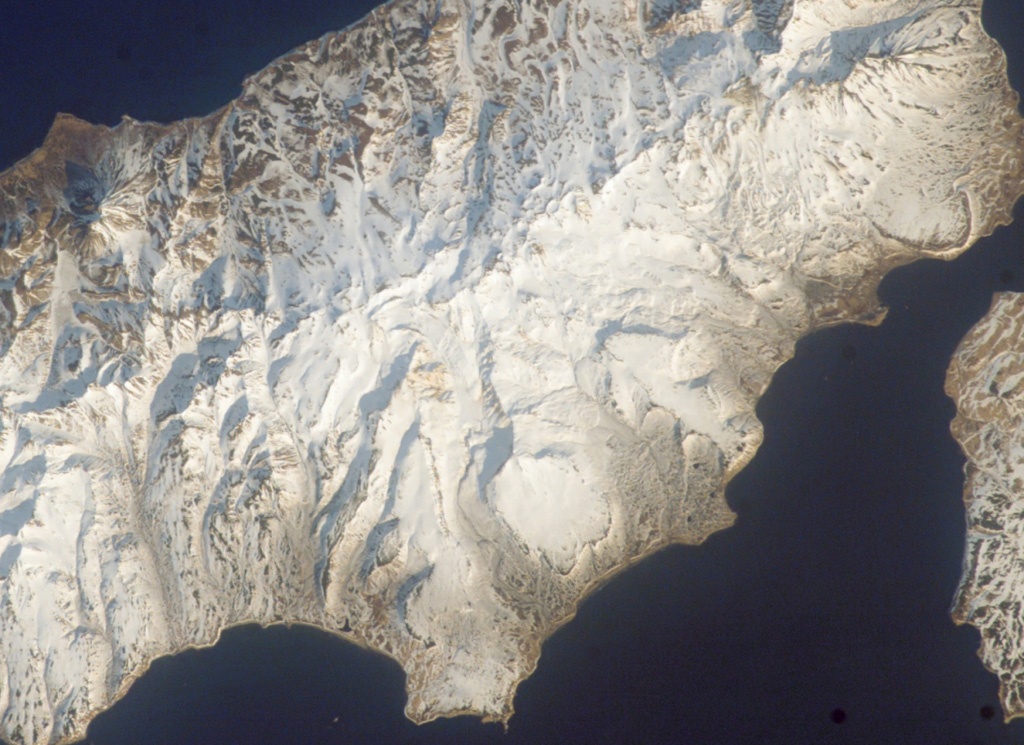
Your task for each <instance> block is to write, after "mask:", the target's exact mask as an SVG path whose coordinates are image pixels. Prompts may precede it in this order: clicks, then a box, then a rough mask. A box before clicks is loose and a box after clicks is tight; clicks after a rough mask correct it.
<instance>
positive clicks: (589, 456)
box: [0, 0, 1024, 745]
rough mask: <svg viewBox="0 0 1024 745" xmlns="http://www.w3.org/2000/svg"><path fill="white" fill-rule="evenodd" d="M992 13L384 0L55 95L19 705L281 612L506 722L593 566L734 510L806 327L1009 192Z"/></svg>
mask: <svg viewBox="0 0 1024 745" xmlns="http://www.w3.org/2000/svg"><path fill="white" fill-rule="evenodd" d="M979 14H980V0H975V1H973V2H972V1H971V0H967V1H963V0H958V2H955V3H954V2H952V1H951V0H863V1H860V2H847V1H846V0H795V1H793V0H728V1H726V0H560V1H559V0H539V1H538V2H536V3H524V2H519V1H517V0H509V2H498V1H495V0H460V1H458V2H456V1H455V0H437V1H435V0H431V2H427V1H426V0H422V1H421V0H394V1H393V2H391V3H389V4H388V5H386V6H383V7H381V8H380V9H378V10H377V11H375V12H374V13H372V14H371V15H370V16H368V17H367V18H365V19H364V20H362V21H360V22H359V23H357V24H355V25H354V26H352V27H350V28H348V29H346V30H344V31H342V32H339V33H335V34H329V35H327V36H324V37H323V38H321V39H317V40H316V41H313V42H310V43H309V44H307V45H305V46H303V47H301V48H299V49H297V50H296V51H295V52H293V53H291V54H289V55H287V56H285V57H282V58H280V59H278V60H276V61H274V62H273V63H272V64H271V65H270V66H269V67H267V68H266V69H265V70H263V71H262V72H259V73H257V74H255V75H253V76H252V77H251V78H249V79H248V80H247V81H246V83H245V85H244V92H243V95H242V96H241V97H240V98H239V99H238V100H236V101H234V102H232V103H230V104H229V105H227V106H226V107H224V108H223V109H221V110H219V111H217V112H215V113H214V114H212V115H210V116H208V117H206V118H203V119H190V120H186V121H183V122H180V123H177V124H171V125H160V124H152V123H140V122H136V121H133V120H129V119H126V120H125V121H124V122H123V123H122V124H121V125H119V126H118V127H116V128H114V129H107V128H104V127H97V126H92V125H89V124H86V123H84V122H81V121H78V120H76V119H73V118H71V117H67V116H60V117H58V118H57V120H56V122H55V124H54V126H53V129H52V130H51V132H50V134H49V136H48V138H47V140H46V142H45V144H44V145H43V146H42V147H41V148H40V149H39V150H37V151H36V152H34V153H32V154H31V155H30V156H28V157H27V158H25V159H24V160H22V161H21V162H19V163H18V164H16V165H15V166H14V167H13V168H11V169H9V170H7V171H6V172H4V173H2V174H0V714H2V717H0V736H2V737H4V738H7V739H9V740H11V741H12V742H14V743H17V745H38V744H40V743H57V742H61V741H66V740H70V739H73V738H76V737H79V736H81V735H82V734H83V733H84V731H85V726H86V724H87V723H88V721H89V719H90V718H91V717H92V716H93V715H94V714H96V713H97V712H99V711H100V710H102V709H104V708H106V707H108V706H109V705H110V704H111V703H112V702H113V701H114V700H116V699H117V698H118V697H119V696H121V695H122V694H123V693H124V691H125V690H126V689H127V687H128V686H129V685H130V684H131V683H132V681H133V680H134V679H136V678H137V677H138V676H139V675H141V674H142V673H143V672H144V671H145V670H146V668H147V667H148V665H149V664H150V662H152V660H153V659H154V658H156V657H158V656H161V655H166V654H171V653H174V652H176V651H178V650H181V649H184V648H186V647H189V646H196V645H208V644H212V643H214V642H215V641H216V639H217V637H218V635H219V633H220V631H221V630H222V629H224V628H225V627H227V626H230V625H233V624H240V623H245V622H253V621H255V622H259V623H265V624H267V623H277V622H284V623H290V622H302V623H309V624H315V625H317V626H321V627H324V628H326V629H330V630H333V631H337V632H339V633H342V634H344V635H345V636H346V638H349V639H351V640H353V641H355V642H358V643H361V644H364V645H367V646H369V647H371V648H373V649H376V650H379V651H381V652H383V653H386V654H388V655H391V656H392V657H394V658H395V659H397V660H398V661H399V662H400V663H401V664H402V665H403V666H404V668H405V670H406V673H407V676H408V678H407V685H408V704H407V713H408V715H409V716H410V717H411V718H412V719H414V720H416V721H426V720H429V719H431V718H434V717H438V716H445V715H450V714H455V713H463V712H471V713H474V714H477V715H479V716H482V717H484V718H488V719H497V720H504V719H507V718H508V717H509V716H511V714H512V707H511V702H512V696H513V693H514V690H515V687H516V685H517V684H518V682H519V681H521V680H522V679H523V678H524V677H526V676H527V675H529V674H530V672H531V671H532V670H533V669H534V667H535V665H536V662H537V659H538V655H539V653H540V645H541V642H542V641H543V640H544V639H545V638H546V637H547V636H549V635H550V634H551V633H552V632H553V631H554V630H555V629H556V628H557V627H559V626H560V625H562V624H564V623H566V622H567V621H568V620H569V619H570V618H571V617H572V615H573V613H574V611H575V608H576V606H577V604H578V602H579V601H580V599H581V598H582V597H583V596H584V595H585V594H587V593H588V592H590V591H592V590H593V589H594V588H595V587H597V586H598V585H599V584H600V583H602V582H603V581H605V580H606V579H607V578H608V577H609V576H611V575H612V574H613V573H615V572H616V571H618V570H620V569H622V568H623V567H625V566H627V565H629V564H630V563H632V562H635V561H636V560H638V559H640V558H641V557H643V556H645V555H647V554H649V553H650V552H652V551H654V550H656V549H658V548H659V547H661V546H664V545H666V544H669V543H673V542H688V543H697V542H700V541H701V540H703V539H704V538H705V537H706V536H707V535H709V534H710V533H711V532H713V531H716V530H720V529H722V528H725V527H727V526H728V525H729V524H730V523H731V520H732V515H731V513H730V511H729V509H728V508H727V506H726V504H725V502H724V499H723V489H724V485H725V483H726V482H727V480H728V479H729V478H730V477H731V476H732V475H733V474H735V473H736V472H737V471H738V470H739V469H740V468H742V467H743V465H744V464H745V463H746V462H748V461H749V459H750V458H751V457H752V455H753V453H754V452H755V450H756V448H757V446H758V444H759V442H760V439H761V428H760V425H759V423H758V421H757V419H756V418H755V416H754V406H755V404H756V402H757V400H758V397H759V396H760V395H761V393H762V392H763V391H764V389H765V387H766V386H767V384H768V382H769V380H770V378H771V376H772V374H773V372H774V371H775V370H776V369H777V368H778V367H779V365H781V364H782V363H783V362H784V361H785V360H787V359H788V358H789V357H790V356H791V355H792V353H793V348H794V343H795V341H796V340H797V339H798V338H800V337H801V336H803V335H805V334H807V333H810V332H811V331H813V330H815V329H818V328H821V327H823V326H826V325H830V324H835V323H840V322H844V321H860V322H869V323H870V322H876V321H878V320H879V319H880V317H881V312H882V311H881V309H880V307H879V305H878V302H877V300H876V298H875V294H874V291H875V287H876V286H877V284H878V281H879V280H880V278H881V277H882V275H883V274H884V273H885V272H886V271H888V270H889V269H891V268H892V267H894V266H897V265H900V264H904V263H906V262H909V261H913V260H914V259H916V258H919V257H923V256H929V257H943V258H949V257H953V256H955V255H957V254H958V253H960V252H961V251H963V250H965V249H966V248H967V247H969V246H970V245H971V244H972V243H973V242H974V241H975V240H976V239H977V238H978V237H980V236H982V235H985V234H987V233H989V232H991V230H993V228H994V227H995V226H996V225H998V224H1001V223H1005V222H1007V221H1008V220H1009V219H1010V209H1011V207H1012V205H1013V204H1014V202H1015V201H1016V199H1017V197H1018V196H1019V195H1020V194H1021V193H1022V192H1024V177H1022V175H1024V122H1022V120H1021V119H1020V117H1019V115H1018V113H1017V97H1016V94H1014V93H1013V92H1012V91H1011V90H1010V88H1009V86H1008V83H1007V80H1006V73H1005V61H1004V57H1003V55H1002V52H1001V50H1000V49H999V47H998V46H997V45H996V44H995V42H993V41H992V40H991V39H990V38H989V37H988V36H987V35H986V34H985V33H984V31H983V30H982V28H981V23H980V20H979ZM1018 589H1019V588H1018ZM1018 659H1019V658H1018Z"/></svg>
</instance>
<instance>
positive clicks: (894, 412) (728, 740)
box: [0, 0, 1024, 745]
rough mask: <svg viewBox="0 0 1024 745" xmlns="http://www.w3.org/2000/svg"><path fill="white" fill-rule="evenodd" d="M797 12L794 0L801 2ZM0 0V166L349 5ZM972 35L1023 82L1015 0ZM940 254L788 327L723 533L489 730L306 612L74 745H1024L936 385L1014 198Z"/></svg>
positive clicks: (247, 66)
mask: <svg viewBox="0 0 1024 745" xmlns="http://www.w3.org/2000/svg"><path fill="white" fill-rule="evenodd" d="M797 2H800V0H797ZM29 5H30V4H29V3H28V2H27V0H26V1H25V2H19V1H17V0H0V168H4V167H6V166H7V165H10V164H11V163H12V162H13V161H14V160H15V159H16V158H18V157H21V156H23V155H25V154H27V153H28V152H29V151H31V150H32V149H33V148H34V147H37V146H38V145H39V144H40V143H41V141H42V137H43V135H44V134H45V132H46V130H47V129H48V127H49V124H50V122H51V121H52V119H53V115H54V114H55V113H56V112H57V111H69V112H72V113H75V114H77V115H79V116H81V117H83V118H86V119H89V120H91V121H94V122H103V123H107V124H115V123H116V122H117V120H118V119H119V117H120V115H121V114H122V113H125V112H127V113H130V114H132V115H133V116H135V117H136V118H139V119H156V120H164V121H169V120H174V119H178V118H181V117H182V116H191V115H202V114H205V113H207V112H208V111H211V110H213V109H215V108H217V107H219V106H220V105H222V104H223V103H226V102H227V101H228V100H230V99H231V98H233V97H234V96H235V95H236V94H237V92H238V83H239V82H240V81H241V79H242V78H243V77H244V76H245V75H246V74H249V73H251V72H254V71H256V70H258V69H260V68H261V67H263V66H264V65H265V64H266V63H267V62H268V61H269V60H270V59H272V58H273V57H275V56H277V55H280V54H282V53H284V52H286V51H288V50H289V49H290V48H292V47H293V46H295V45H297V44H299V43H301V42H303V41H305V40H307V39H310V38H315V37H316V36H319V35H320V34H322V33H323V32H325V31H328V30H330V29H333V28H340V27H343V26H345V25H346V24H347V23H350V22H351V21H353V20H355V19H356V18H358V17H359V16H361V15H362V14H363V13H364V12H365V11H366V10H368V7H369V6H367V5H363V6H357V5H353V4H345V3H340V2H320V1H319V0H317V2H301V3H299V4H297V5H296V6H293V5H290V4H286V3H271V2H268V1H267V0H255V1H254V2H248V3H245V4H242V3H229V2H227V0H210V1H209V2H204V3H203V4H201V6H199V7H198V8H197V9H193V8H192V7H191V6H190V5H186V4H182V3H178V4H175V3H167V4H164V5H145V6H131V5H128V4H125V5H116V4H113V3H87V2H77V3H57V2H46V3H36V4H32V5H31V7H29ZM985 22H986V27H987V28H988V29H989V30H990V32H992V33H993V34H994V35H995V36H996V37H997V38H999V40H1000V41H1001V43H1002V44H1003V46H1004V48H1006V49H1007V52H1008V56H1009V58H1010V63H1011V68H1012V69H1011V79H1012V82H1013V84H1014V86H1015V87H1016V88H1017V89H1018V90H1020V89H1021V88H1022V86H1024V47H1022V46H1021V44H1022V41H1024V35H1022V34H1024V7H1021V6H1020V5H1018V4H1016V3H1015V2H1014V0H987V1H986V11H985ZM1016 215H1017V220H1018V222H1017V223H1015V227H1014V228H1011V229H1005V228H1004V229H1001V230H1000V231H998V232H997V233H996V235H994V236H993V237H991V238H989V239H986V240H984V241H982V242H980V243H979V244H978V245H977V246H975V247H974V248H973V249H972V250H971V251H969V252H967V254H965V255H964V256H963V257H961V258H960V259H958V260H957V261H955V262H951V263H941V262H934V261H927V262H919V263H917V264H915V265H913V266H910V267H905V268H903V269H900V270H897V271H895V272H893V273H892V274H891V275H890V276H889V277H888V278H887V279H886V280H885V282H884V283H883V285H882V288H881V291H880V294H881V296H882V298H883V300H884V301H885V302H886V303H888V304H889V306H890V308H891V310H890V313H889V316H888V318H887V319H886V321H885V322H884V323H883V324H882V325H881V326H879V327H877V328H867V327H853V326H850V327H842V328H836V329H831V330H828V331H825V332H822V333H819V334H816V335H814V336H812V337H809V338H807V339H805V340H803V341H802V342H801V343H800V344H799V345H798V348H797V354H796V357H795V358H794V359H793V360H792V361H791V362H789V363H787V364H786V365H785V366H784V367H783V368H782V369H780V370H779V372H778V374H777V375H776V377H775V380H774V381H773V383H772V385H771V387H770V389H769V390H768V392H767V394H766V395H765V397H764V398H763V400H762V401H761V403H760V405H759V406H758V416H759V417H760V418H761V420H762V421H763V422H764V425H765V442H764V444H763V445H762V447H761V451H760V452H759V453H758V456H757V457H756V458H755V460H754V461H753V462H752V463H751V464H750V465H749V466H748V467H747V469H746V470H744V471H743V472H742V473H741V474H740V475H739V476H738V477H737V478H736V480H735V481H734V482H733V483H732V484H731V485H730V488H729V491H728V497H729V501H730V504H731V505H732V506H733V508H734V509H735V510H736V511H737V512H738V513H739V519H738V521H737V524H736V526H735V527H734V528H732V529H730V530H727V531H724V532H722V533H719V534H716V535H714V536H712V537H711V539H709V540H708V541H707V543H706V544H704V545H703V546H700V547H696V548H695V547H676V548H672V549H669V550H666V551H664V552H662V553H661V554H658V555H657V556H655V557H653V558H651V559H649V560H647V561H646V562H643V563H642V564H640V565H639V566H637V567H635V568H633V569H631V570H629V571H628V572H626V573H624V574H622V575H621V576H619V577H618V578H617V579H615V580H614V581H613V582H611V583H610V584H609V585H608V586H607V587H605V588H604V589H602V590H601V591H600V592H599V593H597V594H595V595H594V596H592V597H591V598H589V599H588V600H587V601H585V602H584V603H583V606H582V607H581V609H580V613H579V615H578V617H577V618H576V619H575V620H574V621H573V622H572V623H571V624H569V625H568V626H566V627H565V628H563V629H562V630H561V631H559V632H558V633H557V634H556V635H555V636H554V637H552V638H551V639H550V640H549V641H548V642H547V643H546V644H545V646H544V654H543V657H542V659H541V661H540V666H539V669H538V670H537V672H536V674H535V675H534V676H533V677H531V678H530V679H529V680H527V681H526V682H525V683H523V684H522V686H521V687H520V690H519V693H518V695H517V698H516V711H517V714H516V716H515V717H514V718H513V720H512V722H511V725H510V728H509V731H508V733H507V734H503V732H502V729H501V727H500V726H497V725H481V724H479V723H478V722H477V721H476V720H474V719H470V718H459V719H455V720H448V721H443V722H435V723H432V724H429V725H425V726H423V727H416V726H414V725H412V724H410V723H409V722H408V721H407V720H405V719H404V717H403V716H402V707H403V705H404V692H403V689H402V686H403V674H402V672H401V670H400V669H399V667H398V666H397V665H396V664H395V663H393V662H391V661H389V660H387V659H385V658H383V657H381V656H379V655H376V654H373V653H370V652H367V651H365V650H361V649H358V648H356V647H354V646H352V645H349V644H346V643H344V642H342V641H340V640H339V639H337V638H335V637H332V636H330V635H327V634H325V633H323V632H319V631H316V630H314V629H310V628H304V627H296V628H292V629H286V628H282V627H275V628H271V629H258V628H255V627H242V628H238V629H233V630H230V631H228V632H226V633H225V634H224V638H223V640H222V641H221V643H220V644H218V645H217V646H216V647H214V648H212V649H207V650H200V651H190V652H186V653H183V654H181V655H177V656H175V657H173V658H167V659H161V660H158V661H157V662H156V663H154V665H153V668H152V669H151V670H150V672H149V673H147V674H146V675H145V676H144V677H143V678H142V679H141V680H140V681H138V683H136V685H135V686H133V688H132V689H131V691H130V692H129V693H128V695H127V696H126V697H125V699H124V700H123V701H122V702H120V703H119V704H117V705H116V706H114V707H113V708H112V709H111V710H110V711H109V712H107V713H105V714H102V715H101V716H99V717H97V719H96V720H95V721H94V723H93V724H92V726H91V727H90V729H89V737H88V742H90V743H93V744H94V745H129V744H130V745H160V744H162V743H167V744H172V743H173V744H175V745H177V744H185V743H194V744H196V745H200V744H201V745H219V744H224V745H228V744H231V743H240V744H244V745H248V744H251V743H338V744H341V743H453V744H454V743H496V744H497V743H501V744H502V745H504V744H505V743H508V744H511V743H516V744H517V745H518V744H520V743H522V744H524V745H525V744H528V743H609V744H613V743H614V744H615V745H634V744H636V745H639V744H645V745H652V744H659V745H660V744H661V743H680V744H682V745H730V744H732V743H764V744H768V743H779V744H780V745H803V744H817V743H825V744H830V743H836V744H840V743H842V744H853V743H857V744H863V745H884V744H886V743H894V744H901V745H902V744H920V745H995V744H997V743H998V744H1007V745H1009V744H1011V743H1017V744H1020V743H1024V721H1015V722H1013V723H1012V724H1010V725H1005V724H1003V723H1002V721H1001V715H1000V713H999V709H998V701H997V682H996V678H995V677H994V676H992V675H991V674H989V673H987V672H985V671H984V670H983V669H982V667H981V664H980V662H979V661H978V659H977V657H976V655H975V650H976V648H977V645H978V635H977V633H976V632H975V631H974V630H973V629H970V628H967V627H956V626H954V625H953V623H952V622H951V621H950V619H949V616H948V610H949V605H950V601H951V599H952V596H953V592H954V590H955V588H956V584H957V580H958V577H959V571H960V557H961V552H962V548H963V536H964V528H963V508H962V503H961V489H962V485H963V476H962V470H961V469H962V467H963V457H962V456H961V454H960V452H959V450H958V449H957V447H956V445H955V443H954V442H953V440H952V438H951V437H950V435H949V431H948V426H949V422H950V419H951V418H952V416H953V413H954V407H953V404H952V402H951V401H949V400H948V399H947V398H946V397H945V395H944V394H943V390H942V384H943V379H944V376H945V369H946V365H947V364H948V361H949V358H950V355H951V354H952V352H953V349H954V348H955V346H956V344H957V342H958V341H959V339H960V338H961V337H962V336H963V335H964V334H965V333H966V331H967V330H968V328H970V327H971V326H972V325H973V324H974V323H975V322H976V321H977V320H978V319H979V318H980V317H981V316H982V315H983V314H984V312H985V311H986V310H987V308H988V306H989V302H990V299H991V295H992V293H993V292H994V291H997V290H1016V291H1024V228H1022V227H1020V222H1021V220H1022V218H1024V209H1022V208H1018V210H1017V212H1016Z"/></svg>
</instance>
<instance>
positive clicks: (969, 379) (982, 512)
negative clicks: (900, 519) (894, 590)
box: [946, 293, 1024, 719]
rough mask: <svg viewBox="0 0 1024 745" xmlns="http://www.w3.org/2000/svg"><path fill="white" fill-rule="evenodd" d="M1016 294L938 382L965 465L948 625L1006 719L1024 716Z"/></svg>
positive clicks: (1020, 318) (1021, 358)
mask: <svg viewBox="0 0 1024 745" xmlns="http://www.w3.org/2000/svg"><path fill="white" fill-rule="evenodd" d="M1022 330H1024V294H1020V293H999V294H998V295H996V297H995V298H994V299H993V301H992V307H991V309H990V310H989V312H988V314H987V315H986V316H985V317H984V318H983V319H982V320H981V321H979V322H978V323H977V325H975V327H974V328H973V329H971V331H970V333H969V334H968V335H967V336H966V337H965V338H964V339H963V341H962V342H961V343H960V346H959V347H958V348H957V350H956V353H955V354H954V355H953V361H952V362H951V364H950V366H949V372H948V375H947V378H946V392H947V393H948V394H949V396H950V397H951V398H952V399H953V400H954V401H956V404H957V416H956V419H954V420H953V427H952V429H953V435H954V436H955V437H956V439H957V442H959V443H960V447H961V448H962V449H963V451H964V454H965V455H966V456H967V465H966V472H967V481H966V484H965V487H964V502H965V504H966V506H967V549H966V554H965V556H964V572H963V577H962V578H961V582H960V587H959V589H958V591H957V597H956V603H955V606H954V609H953V617H954V619H955V620H956V621H957V622H959V623H969V624H971V625H972V626H975V627H977V628H978V630H979V631H980V632H981V650H980V652H979V653H980V655H981V659H982V661H983V662H984V663H985V666H986V667H987V668H988V669H990V670H992V671H993V672H995V673H996V674H997V675H998V676H999V692H1000V698H1001V700H1002V705H1003V712H1004V714H1005V716H1006V718H1007V719H1010V718H1013V717H1018V716H1024V614H1022V613H1021V600H1022V598H1024V335H1022V333H1021V332H1022Z"/></svg>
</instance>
